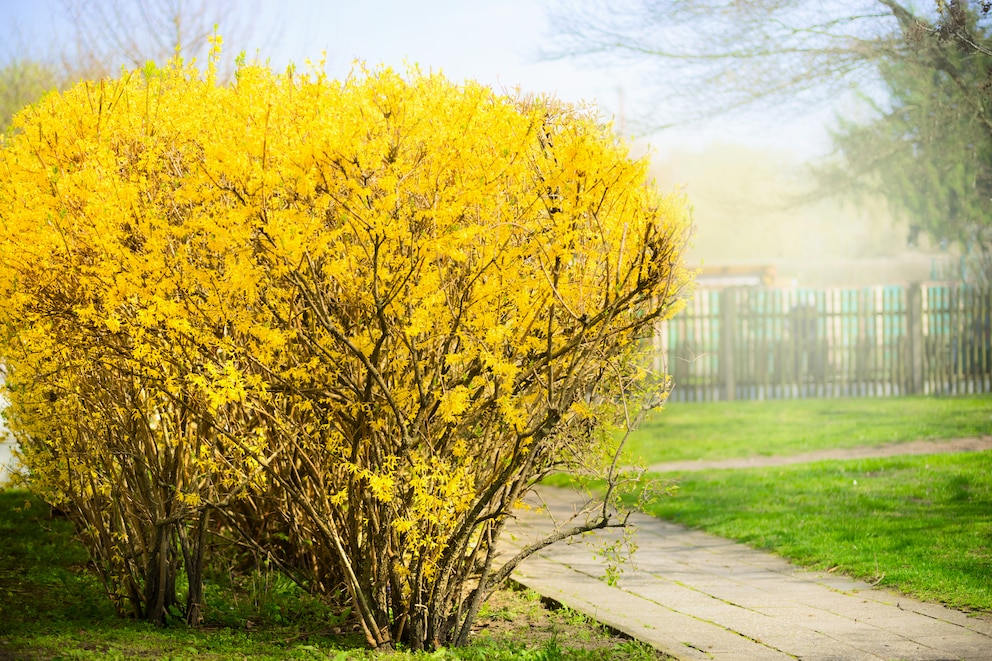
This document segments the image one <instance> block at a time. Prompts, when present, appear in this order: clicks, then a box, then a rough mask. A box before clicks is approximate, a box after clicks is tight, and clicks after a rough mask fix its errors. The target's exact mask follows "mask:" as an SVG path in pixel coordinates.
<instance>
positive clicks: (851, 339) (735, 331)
mask: <svg viewBox="0 0 992 661" xmlns="http://www.w3.org/2000/svg"><path fill="white" fill-rule="evenodd" d="M727 329H729V332H725V331H726V330H727ZM653 347H654V350H655V352H656V354H655V361H654V362H655V365H656V367H657V366H662V367H663V368H665V369H667V371H668V373H669V374H671V375H672V377H673V380H674V383H675V390H674V392H673V394H672V397H673V399H674V400H676V401H706V400H714V399H773V398H774V399H781V398H794V397H850V396H862V397H864V396H867V397H885V396H892V395H900V394H907V393H927V394H936V393H947V394H954V393H977V392H992V290H989V289H984V290H981V289H975V288H970V287H966V286H964V285H947V284H933V283H931V284H926V285H910V286H907V287H868V288H861V289H824V290H814V289H761V288H739V289H724V290H700V291H698V292H696V294H695V296H694V297H693V298H692V299H691V300H690V301H688V303H687V305H686V307H685V310H684V311H683V312H682V313H680V314H679V315H678V316H677V317H676V318H674V319H672V320H669V321H666V322H663V323H661V324H659V326H658V328H657V334H656V336H655V338H654V340H653Z"/></svg>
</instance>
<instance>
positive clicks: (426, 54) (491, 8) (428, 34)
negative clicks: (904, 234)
mask: <svg viewBox="0 0 992 661" xmlns="http://www.w3.org/2000/svg"><path fill="white" fill-rule="evenodd" d="M95 1H99V0H95ZM245 5H246V6H249V5H251V6H256V7H259V8H260V11H259V12H258V13H257V16H256V17H255V18H254V20H256V21H257V24H256V30H255V31H256V34H258V35H260V36H264V35H276V36H275V37H269V38H268V40H266V41H265V42H260V43H259V44H249V45H247V46H246V45H243V44H231V43H230V42H229V41H228V42H227V43H225V46H227V47H230V48H233V49H236V50H241V49H243V48H244V49H246V50H248V51H249V53H250V52H251V51H253V50H254V48H258V47H261V52H262V55H263V56H268V57H269V58H271V62H272V64H273V66H276V67H279V68H281V67H283V66H284V65H285V64H287V63H288V62H290V61H294V62H297V63H300V64H302V62H303V60H305V59H306V58H307V57H309V58H311V59H315V60H316V59H319V58H320V55H321V52H322V51H326V53H327V69H328V72H329V73H331V74H332V75H344V74H346V73H347V72H348V70H349V69H350V67H351V63H352V61H353V60H355V59H361V60H365V61H366V62H368V63H369V64H379V63H385V64H388V65H391V66H394V67H397V68H402V67H404V63H405V62H414V63H417V64H418V65H420V67H421V68H422V69H432V70H435V71H437V70H441V71H443V72H444V73H445V74H446V75H448V77H449V78H453V79H455V80H462V79H465V78H473V79H476V80H479V81H481V82H484V83H487V84H490V85H493V86H495V87H506V88H514V87H516V86H517V85H520V86H521V87H522V88H523V89H524V90H525V91H532V92H542V93H551V94H555V95H557V96H559V97H562V98H564V99H568V100H572V101H579V100H584V101H591V102H595V103H597V105H598V106H599V107H600V108H602V112H603V114H604V115H605V116H606V117H614V118H616V119H619V117H620V115H621V107H622V106H624V111H625V112H623V113H622V114H623V115H626V116H629V115H632V114H634V112H635V111H637V110H639V109H638V108H635V107H632V104H633V103H635V101H634V98H635V97H636V92H637V89H638V87H639V86H641V85H644V84H645V81H644V80H642V79H641V77H640V76H639V75H638V74H636V73H635V72H632V71H630V70H629V69H623V68H614V69H612V70H607V69H603V68H592V67H589V66H585V67H584V66H581V65H580V64H578V63H576V62H574V61H547V60H543V61H542V60H541V58H540V52H541V49H542V48H551V47H553V45H554V42H553V39H554V30H553V27H552V26H551V25H549V18H548V16H547V12H546V0H259V2H254V3H253V2H246V3H245ZM59 8H60V4H59V2H58V0H0V39H2V38H3V36H4V35H5V34H9V32H10V30H11V28H12V26H15V25H16V26H18V29H19V32H20V35H21V36H20V37H19V39H22V40H24V41H26V42H27V43H29V44H37V43H41V42H44V41H46V40H48V39H50V37H49V34H51V33H52V32H53V30H52V27H53V25H54V26H55V27H56V31H57V30H58V29H61V30H62V34H65V33H66V32H67V31H68V30H67V27H66V26H65V25H62V26H61V27H60V28H59V26H58V24H59V22H60V9H59ZM273 27H274V29H273ZM221 29H222V31H223V26H222V28H221ZM10 50H11V49H10V46H9V44H8V46H7V48H5V49H3V50H0V57H10V53H9V51H10ZM28 56H30V54H29V55H28ZM621 97H622V98H623V99H624V100H625V101H624V103H621ZM825 118H826V115H824V116H821V117H818V118H813V119H809V120H805V121H804V120H797V121H789V122H776V123H774V124H773V123H766V124H764V125H760V124H759V125H753V124H752V125H742V124H741V123H740V121H739V120H734V119H730V120H723V121H721V122H719V123H716V124H713V125H708V126H704V127H695V126H693V127H682V128H679V129H676V130H671V131H668V132H665V133H661V134H656V135H653V136H649V137H648V141H649V142H650V143H651V144H652V145H653V146H655V147H656V148H658V149H662V150H664V149H667V148H670V147H676V146H687V147H690V148H699V147H702V146H703V145H705V144H706V143H708V142H710V141H712V140H715V139H721V140H724V141H729V142H744V143H748V144H752V145H756V144H761V145H765V144H767V145H769V146H772V147H776V148H788V149H793V150H796V151H798V152H800V153H802V154H804V155H805V154H813V153H817V152H820V151H822V150H823V149H824V148H825V146H826V138H825V133H824V131H823V129H822V122H823V120H824V119H825ZM618 123H619V122H618ZM626 127H627V129H628V133H629V132H631V131H632V130H636V127H632V126H631V125H630V124H629V123H627V124H626Z"/></svg>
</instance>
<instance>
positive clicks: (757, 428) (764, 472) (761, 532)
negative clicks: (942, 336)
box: [632, 396, 992, 611]
mask: <svg viewBox="0 0 992 661" xmlns="http://www.w3.org/2000/svg"><path fill="white" fill-rule="evenodd" d="M990 433H992V397H990V396H974V397H955V398H933V399H925V398H918V397H910V398H892V399H862V400H846V399H843V400H812V399H811V400H791V401H765V402H716V403H707V404H672V405H670V406H668V407H667V408H666V409H664V410H663V411H661V412H660V413H659V414H657V415H655V417H654V420H653V421H652V422H651V423H649V424H648V425H645V426H644V427H642V429H641V430H640V431H639V432H638V433H637V435H636V437H635V438H634V439H633V440H634V442H633V448H632V450H633V452H636V453H637V454H639V455H641V456H642V457H643V458H644V459H643V460H644V461H645V463H653V462H659V461H665V460H676V459H689V458H712V459H721V458H731V457H744V456H757V455H773V454H781V455H788V454H796V453H799V452H804V451H809V450H816V449H826V448H837V447H854V446H863V445H880V444H885V443H892V442H899V441H910V440H916V439H949V438H955V437H964V436H976V435H982V434H990ZM661 477H662V478H663V479H665V480H676V481H677V482H678V484H679V488H678V490H677V491H676V494H675V495H674V496H673V497H666V498H663V499H662V500H661V501H659V502H658V503H657V504H656V505H655V506H653V508H652V509H651V510H650V512H651V513H652V514H654V515H656V516H659V517H662V518H665V519H669V520H672V521H676V522H679V523H683V524H686V525H689V526H692V527H695V528H701V529H703V530H706V531H708V532H711V533H714V534H717V535H721V536H723V537H728V538H731V539H736V540H740V541H742V542H745V543H747V544H749V545H751V546H754V547H756V548H760V549H766V550H771V551H774V552H776V553H779V554H781V555H783V556H785V557H787V558H789V559H790V560H793V561H795V562H796V563H798V564H800V565H803V566H807V567H812V568H817V569H833V570H835V571H842V572H844V573H847V574H850V575H852V576H856V577H858V578H863V579H866V580H868V581H870V582H872V583H876V582H877V583H878V584H879V585H884V586H888V587H892V588H895V589H898V590H901V591H904V592H906V593H908V594H912V595H914V596H917V597H919V598H921V599H925V600H929V601H936V602H942V603H946V604H949V605H951V606H955V607H958V608H963V609H976V610H986V611H988V610H992V452H981V453H972V454H951V455H925V456H911V457H910V456H907V457H892V458H886V459H867V460H854V461H825V462H818V463H813V464H805V465H793V466H785V467H774V468H749V469H744V470H707V471H699V472H691V471H686V472H681V473H666V474H662V475H661Z"/></svg>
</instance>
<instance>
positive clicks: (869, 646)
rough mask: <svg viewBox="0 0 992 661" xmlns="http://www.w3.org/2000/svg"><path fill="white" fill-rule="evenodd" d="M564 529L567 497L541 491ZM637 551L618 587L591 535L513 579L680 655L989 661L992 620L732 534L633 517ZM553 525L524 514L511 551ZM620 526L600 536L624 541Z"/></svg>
mask: <svg viewBox="0 0 992 661" xmlns="http://www.w3.org/2000/svg"><path fill="white" fill-rule="evenodd" d="M541 497H542V498H543V500H544V502H545V503H546V505H547V509H548V511H550V512H551V513H553V515H554V519H555V520H557V521H559V522H561V521H563V520H564V519H566V518H567V516H568V515H569V514H571V513H573V512H574V511H575V507H576V503H575V496H574V495H572V494H571V493H570V492H568V491H564V490H554V489H542V490H541ZM631 522H632V523H634V524H635V525H636V526H637V527H638V533H637V536H636V539H635V542H636V544H637V551H636V552H635V553H634V556H633V563H631V564H629V565H627V566H625V567H624V570H623V573H622V575H621V576H620V578H619V580H618V581H617V583H616V585H613V586H611V585H608V584H607V583H606V582H605V581H604V580H601V578H602V577H603V576H604V575H605V573H606V568H605V563H604V561H603V558H602V556H601V555H595V554H594V545H592V544H590V543H589V539H588V536H583V539H582V541H580V542H578V543H572V544H557V545H554V546H551V547H549V548H547V549H545V550H544V551H542V552H541V553H540V554H539V555H538V556H535V557H533V558H531V559H529V560H527V561H526V562H525V563H524V564H523V565H522V566H521V567H520V568H519V569H518V571H517V572H516V573H515V574H514V577H515V578H516V580H518V581H519V582H521V583H523V584H524V585H526V586H528V587H530V588H532V589H534V590H536V591H537V592H540V593H541V594H544V595H546V596H548V597H550V598H552V599H555V600H556V601H559V602H561V603H563V604H565V605H567V606H569V607H571V608H574V609H576V610H578V611H580V612H583V613H585V614H587V615H589V616H590V617H593V618H595V619H597V620H599V621H601V622H604V623H605V624H607V625H609V626H611V627H614V628H615V629H618V630H620V631H623V632H625V633H627V634H628V635H630V636H632V637H634V638H637V639H639V640H644V641H646V642H648V643H650V644H651V645H653V646H655V647H656V648H657V649H660V650H662V651H664V652H665V653H667V654H669V655H671V656H673V657H675V658H677V659H704V658H705V659H711V660H714V661H732V660H736V659H747V660H751V659H769V660H778V659H810V660H815V661H826V660H828V659H844V660H845V661H848V660H851V659H866V660H871V661H895V660H900V661H923V660H926V661H938V660H944V659H968V660H969V661H992V617H989V616H987V615H982V616H973V615H969V614H966V613H961V612H959V611H953V610H951V609H947V608H944V607H942V606H939V605H936V604H927V603H923V602H919V601H916V600H913V599H909V598H908V597H905V596H902V595H897V594H894V593H891V592H887V591H884V590H878V589H875V588H872V586H870V585H868V584H867V583H863V582H860V581H855V580H853V579H850V578H848V577H844V576H836V575H834V574H831V573H829V572H809V571H804V570H801V569H797V568H796V567H794V566H792V565H790V564H789V563H788V562H786V561H785V560H783V559H782V558H779V557H776V556H773V555H771V554H767V553H762V552H760V551H756V550H754V549H750V548H747V547H745V546H743V545H741V544H737V543H734V542H731V541H728V540H725V539H720V538H716V537H713V536H711V535H707V534H706V533H702V532H699V531H691V530H687V529H685V528H682V527H680V526H677V525H674V524H671V523H667V522H664V521H658V520H656V519H653V518H651V517H647V516H639V515H635V516H633V517H632V518H631ZM551 529H553V523H552V519H551V518H549V514H548V512H547V511H545V512H542V511H535V510H530V511H522V512H520V513H519V515H518V518H517V521H516V522H515V524H514V525H513V526H512V528H511V531H512V535H511V537H510V538H509V539H508V540H507V542H506V544H507V548H508V550H512V549H513V548H514V547H516V548H519V547H520V546H522V545H524V544H526V543H528V542H529V541H531V540H533V539H536V538H538V537H540V536H543V535H545V534H547V533H548V532H550V530H551ZM617 535H618V533H617V532H616V531H604V532H603V533H602V534H599V533H597V534H596V535H594V536H593V537H598V538H600V539H601V540H602V539H606V540H616V539H618V536H617Z"/></svg>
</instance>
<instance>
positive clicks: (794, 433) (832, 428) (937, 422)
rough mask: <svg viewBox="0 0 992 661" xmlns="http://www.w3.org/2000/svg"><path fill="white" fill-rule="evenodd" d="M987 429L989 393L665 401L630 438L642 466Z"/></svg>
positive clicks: (991, 425) (990, 430) (991, 428)
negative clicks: (944, 395)
mask: <svg viewBox="0 0 992 661" xmlns="http://www.w3.org/2000/svg"><path fill="white" fill-rule="evenodd" d="M983 434H992V395H976V396H967V397H892V398H872V399H797V400H775V401H737V402H706V403H670V404H668V405H666V406H665V408H664V409H662V410H660V411H657V412H655V413H654V415H653V416H652V418H651V419H650V420H648V421H646V422H645V423H644V424H643V425H642V426H641V428H640V429H638V430H637V431H635V432H634V433H633V434H632V435H631V438H630V440H629V442H628V443H629V444H628V454H629V457H630V458H631V459H632V460H634V461H636V460H638V459H639V460H640V462H642V463H646V464H652V463H657V462H662V461H677V460H683V459H727V458H736V457H752V456H760V455H791V454H799V453H802V452H808V451H811V450H820V449H825V448H848V447H857V446H863V445H883V444H886V443H895V442H901V441H915V440H919V439H950V438H963V437H968V436H979V435H983Z"/></svg>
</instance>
